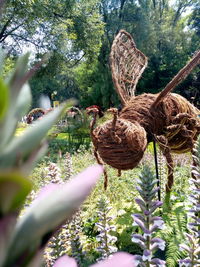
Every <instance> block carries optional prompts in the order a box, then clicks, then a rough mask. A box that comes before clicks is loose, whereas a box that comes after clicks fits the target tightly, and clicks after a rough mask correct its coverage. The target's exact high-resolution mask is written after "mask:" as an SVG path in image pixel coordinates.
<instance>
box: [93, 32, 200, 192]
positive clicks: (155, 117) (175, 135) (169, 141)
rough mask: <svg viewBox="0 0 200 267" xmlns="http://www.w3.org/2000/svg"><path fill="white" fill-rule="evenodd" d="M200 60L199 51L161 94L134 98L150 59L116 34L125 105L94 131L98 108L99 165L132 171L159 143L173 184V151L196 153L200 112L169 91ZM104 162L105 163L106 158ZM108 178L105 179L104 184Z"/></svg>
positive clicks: (115, 63) (115, 70) (118, 80)
mask: <svg viewBox="0 0 200 267" xmlns="http://www.w3.org/2000/svg"><path fill="white" fill-rule="evenodd" d="M199 63H200V52H198V53H197V54H196V55H195V56H194V57H193V59H192V60H191V61H190V62H189V63H188V64H187V65H186V66H185V67H184V68H183V69H182V70H180V71H179V73H178V74H177V75H176V76H175V77H174V79H173V80H172V81H171V82H170V83H169V84H168V85H167V86H166V87H165V89H164V90H163V91H162V92H161V93H160V94H142V95H139V96H134V94H135V87H136V84H137V82H138V79H139V77H140V76H141V74H142V72H143V70H144V68H145V67H146V64H147V61H146V57H145V56H144V55H143V54H142V53H141V52H140V51H139V50H137V49H136V47H135V43H134V41H133V39H132V37H131V36H130V35H129V34H128V33H126V32H125V31H123V30H122V31H120V33H119V34H118V35H117V36H116V38H115V40H114V42H113V46H112V51H111V70H112V77H113V82H114V84H115V87H116V90H117V92H118V94H119V97H120V98H121V101H122V103H123V104H124V108H123V109H122V111H121V112H120V113H119V114H117V110H116V109H111V110H110V111H111V112H113V113H114V117H113V120H110V121H107V122H106V123H104V124H103V125H101V126H98V127H97V128H96V129H94V125H95V121H96V115H97V110H95V109H94V113H95V116H94V120H93V121H92V123H91V136H92V141H93V144H94V147H95V156H96V158H97V161H98V162H99V163H100V164H103V162H104V163H107V164H108V165H110V166H112V167H114V168H116V169H118V170H119V173H120V172H121V170H127V169H132V168H134V167H136V166H137V165H138V163H139V162H140V160H141V159H142V157H143V154H144V151H145V149H146V146H147V143H149V142H151V141H152V140H155V141H157V143H158V144H159V146H160V148H161V150H162V152H163V155H164V156H165V157H166V161H167V167H168V182H167V185H166V191H167V192H169V191H170V190H171V188H172V185H173V160H172V156H171V152H174V153H185V152H188V151H192V149H193V146H194V142H195V140H196V139H197V137H198V135H199V134H200V118H199V117H198V115H199V114H200V110H198V109H197V108H195V107H194V106H193V105H192V104H190V103H189V102H188V101H187V100H186V99H185V98H184V97H182V96H180V95H178V94H173V93H170V91H171V90H172V89H173V88H175V86H176V85H178V84H179V83H180V82H181V81H182V80H183V79H185V77H186V76H187V75H188V74H189V73H190V72H191V71H192V69H193V68H194V67H195V66H196V65H197V64H199ZM102 160H103V161H102ZM106 185H107V180H106V182H105V187H106Z"/></svg>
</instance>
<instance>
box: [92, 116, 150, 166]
mask: <svg viewBox="0 0 200 267" xmlns="http://www.w3.org/2000/svg"><path fill="white" fill-rule="evenodd" d="M92 139H93V143H94V144H96V146H95V147H96V150H98V153H99V155H100V157H101V158H102V159H103V161H104V162H105V163H107V164H109V165H111V166H112V167H114V168H116V169H119V170H128V169H133V168H134V167H136V166H137V165H138V163H139V162H140V160H141V159H142V157H143V154H144V151H145V149H146V146H147V138H146V131H145V130H144V128H143V127H141V126H140V125H139V124H138V123H134V124H133V123H131V122H129V121H127V120H123V119H118V118H117V119H115V118H114V119H113V120H110V121H108V122H106V123H105V124H103V125H102V126H99V127H97V128H96V129H95V130H94V132H93V136H92Z"/></svg>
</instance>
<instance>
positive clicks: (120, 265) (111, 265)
mask: <svg viewBox="0 0 200 267" xmlns="http://www.w3.org/2000/svg"><path fill="white" fill-rule="evenodd" d="M134 266H135V265H134V256H133V255H131V254H128V253H126V252H118V253H116V254H114V255H113V256H112V257H111V258H110V259H107V260H104V261H101V262H99V263H97V264H94V265H91V267H134Z"/></svg>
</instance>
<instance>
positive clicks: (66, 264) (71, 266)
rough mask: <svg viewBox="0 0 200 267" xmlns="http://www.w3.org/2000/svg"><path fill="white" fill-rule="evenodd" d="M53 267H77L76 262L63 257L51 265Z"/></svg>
mask: <svg viewBox="0 0 200 267" xmlns="http://www.w3.org/2000/svg"><path fill="white" fill-rule="evenodd" d="M53 267H77V264H76V261H75V260H74V259H73V258H71V257H69V256H67V255H65V256H62V257H60V258H59V259H58V260H57V261H56V262H55V263H54V265H53Z"/></svg>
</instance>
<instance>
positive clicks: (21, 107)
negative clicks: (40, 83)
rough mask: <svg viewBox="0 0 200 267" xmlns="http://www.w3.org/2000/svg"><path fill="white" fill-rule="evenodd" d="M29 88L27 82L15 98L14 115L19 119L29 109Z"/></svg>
mask: <svg viewBox="0 0 200 267" xmlns="http://www.w3.org/2000/svg"><path fill="white" fill-rule="evenodd" d="M31 100H32V96H31V89H30V87H29V85H28V84H25V85H24V86H23V87H22V89H21V91H20V93H19V96H18V98H17V103H16V112H15V116H16V117H17V119H18V120H20V119H21V118H22V117H23V116H24V115H25V114H26V113H27V112H28V110H29V108H30V105H31Z"/></svg>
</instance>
